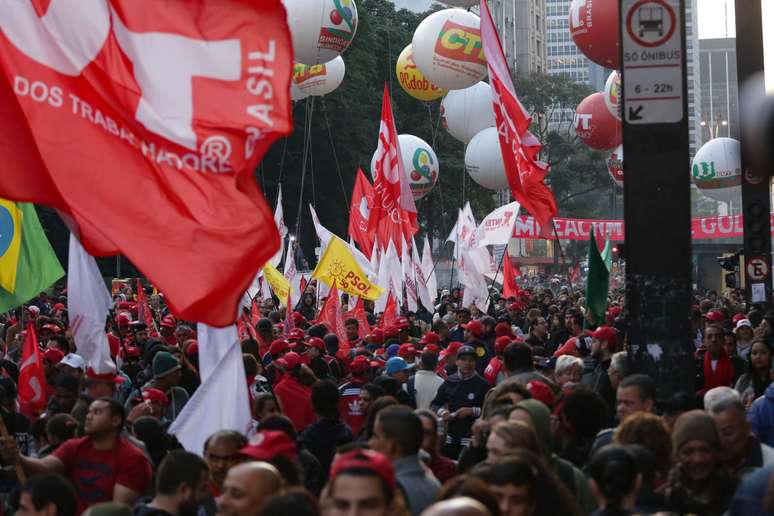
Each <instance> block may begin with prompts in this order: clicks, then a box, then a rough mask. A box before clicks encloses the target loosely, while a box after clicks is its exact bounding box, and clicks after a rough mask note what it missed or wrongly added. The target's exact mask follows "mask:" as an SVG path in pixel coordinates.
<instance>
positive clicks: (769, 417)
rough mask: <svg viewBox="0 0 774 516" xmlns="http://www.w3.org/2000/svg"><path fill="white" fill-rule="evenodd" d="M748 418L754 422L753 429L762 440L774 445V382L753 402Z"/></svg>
mask: <svg viewBox="0 0 774 516" xmlns="http://www.w3.org/2000/svg"><path fill="white" fill-rule="evenodd" d="M747 420H748V421H750V423H752V431H753V433H754V434H755V437H757V438H758V440H759V441H760V442H762V443H764V444H768V445H769V446H774V383H772V384H770V385H769V386H768V387H767V388H766V392H764V393H763V396H761V397H760V398H758V399H757V400H755V401H754V402H753V404H752V407H750V410H749V411H748V412H747Z"/></svg>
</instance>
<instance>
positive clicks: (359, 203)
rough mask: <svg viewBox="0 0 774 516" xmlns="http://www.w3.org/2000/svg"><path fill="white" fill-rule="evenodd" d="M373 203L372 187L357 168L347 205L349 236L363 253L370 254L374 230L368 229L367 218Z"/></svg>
mask: <svg viewBox="0 0 774 516" xmlns="http://www.w3.org/2000/svg"><path fill="white" fill-rule="evenodd" d="M373 204H374V187H373V186H371V183H369V182H368V179H366V176H365V174H364V173H363V171H362V170H361V169H359V168H358V169H357V174H356V175H355V186H354V187H353V188H352V202H350V205H349V236H350V237H352V239H353V240H354V241H355V242H357V245H358V246H359V247H360V250H361V251H362V252H363V253H365V254H370V253H371V249H373V247H374V231H369V229H368V218H369V215H370V213H371V207H372V206H373Z"/></svg>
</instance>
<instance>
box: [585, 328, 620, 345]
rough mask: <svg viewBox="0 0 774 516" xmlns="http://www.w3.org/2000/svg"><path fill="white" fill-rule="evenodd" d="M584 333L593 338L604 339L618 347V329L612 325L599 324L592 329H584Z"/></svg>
mask: <svg viewBox="0 0 774 516" xmlns="http://www.w3.org/2000/svg"><path fill="white" fill-rule="evenodd" d="M586 334H587V335H589V336H591V338H593V339H599V340H604V341H605V342H607V343H608V344H610V345H612V346H613V347H614V348H617V347H618V330H616V329H615V328H613V327H612V326H600V327H599V328H597V329H596V330H594V331H589V330H586Z"/></svg>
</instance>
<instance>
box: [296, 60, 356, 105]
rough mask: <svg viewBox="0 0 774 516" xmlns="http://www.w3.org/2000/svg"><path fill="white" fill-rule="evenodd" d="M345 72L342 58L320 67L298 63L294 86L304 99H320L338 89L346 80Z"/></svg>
mask: <svg viewBox="0 0 774 516" xmlns="http://www.w3.org/2000/svg"><path fill="white" fill-rule="evenodd" d="M345 72H346V68H345V66H344V60H343V59H342V58H341V56H339V57H337V58H336V59H333V60H331V61H329V62H327V63H325V64H319V65H312V66H307V65H304V64H300V63H296V64H295V66H294V67H293V84H295V86H296V88H297V89H298V91H299V92H300V93H301V94H302V95H304V97H309V96H312V97H320V96H322V95H327V94H328V93H331V92H332V91H333V90H335V89H336V88H338V87H339V86H340V85H341V81H343V80H344V73H345ZM291 94H292V90H291Z"/></svg>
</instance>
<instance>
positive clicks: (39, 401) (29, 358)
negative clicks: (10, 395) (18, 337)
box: [19, 322, 46, 417]
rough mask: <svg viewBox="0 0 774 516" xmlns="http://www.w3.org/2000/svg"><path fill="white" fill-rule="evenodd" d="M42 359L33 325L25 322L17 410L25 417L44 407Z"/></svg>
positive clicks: (36, 414) (44, 380)
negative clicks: (25, 333) (25, 330)
mask: <svg viewBox="0 0 774 516" xmlns="http://www.w3.org/2000/svg"><path fill="white" fill-rule="evenodd" d="M45 385H46V376H45V374H44V373H43V360H42V359H41V357H40V348H38V336H37V335H36V334H35V325H34V324H32V322H30V323H29V324H27V336H26V337H25V338H24V344H23V345H22V359H21V366H20V367H19V411H20V412H21V413H22V414H24V415H25V416H27V417H37V416H38V415H40V413H41V412H43V411H44V410H45V409H46V396H45V393H44V390H43V389H44V386H45Z"/></svg>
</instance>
